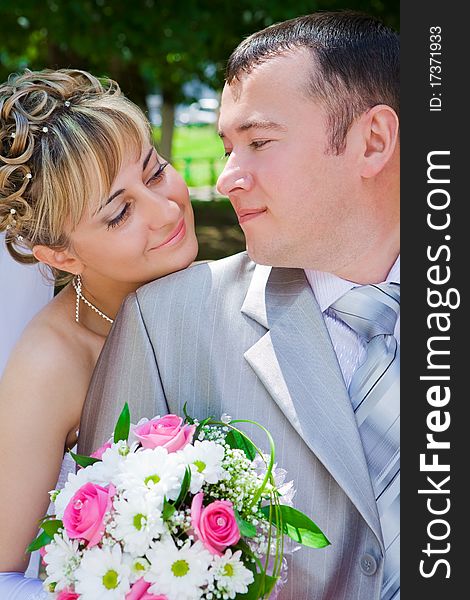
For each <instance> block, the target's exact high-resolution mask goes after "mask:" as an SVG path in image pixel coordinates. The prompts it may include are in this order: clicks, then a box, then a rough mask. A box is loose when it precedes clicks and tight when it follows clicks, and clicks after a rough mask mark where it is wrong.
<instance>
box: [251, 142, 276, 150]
mask: <svg viewBox="0 0 470 600" xmlns="http://www.w3.org/2000/svg"><path fill="white" fill-rule="evenodd" d="M270 141H271V140H253V141H252V142H251V144H250V146H251V148H254V149H255V150H258V148H262V147H263V146H265V145H266V144H267V143H268V142H270Z"/></svg>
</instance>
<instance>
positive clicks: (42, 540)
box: [26, 531, 52, 552]
mask: <svg viewBox="0 0 470 600" xmlns="http://www.w3.org/2000/svg"><path fill="white" fill-rule="evenodd" d="M50 542H52V538H51V536H50V535H47V533H46V532H45V531H43V532H42V533H41V535H38V537H37V538H36V539H35V540H34V542H31V544H30V545H29V546H28V547H27V548H26V552H34V551H35V550H39V548H42V547H43V546H47V544H50Z"/></svg>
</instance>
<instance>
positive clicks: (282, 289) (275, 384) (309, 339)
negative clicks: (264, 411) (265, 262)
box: [241, 266, 382, 544]
mask: <svg viewBox="0 0 470 600" xmlns="http://www.w3.org/2000/svg"><path fill="white" fill-rule="evenodd" d="M241 310H242V312H243V313H244V314H245V315H247V316H248V317H250V318H252V319H254V320H255V321H257V322H258V323H260V324H261V325H263V326H264V327H265V328H266V329H267V330H268V331H267V332H266V334H265V335H264V336H263V337H261V338H260V339H259V340H258V342H256V343H255V344H254V345H253V346H252V347H251V348H250V349H249V350H247V351H246V352H245V359H246V360H247V361H248V363H249V364H250V366H251V367H252V369H253V370H254V371H255V373H256V374H257V376H258V377H259V379H260V380H261V382H262V383H263V385H264V386H265V387H266V389H267V391H268V392H269V394H270V395H271V396H272V397H273V399H274V400H275V402H276V403H277V405H278V406H279V408H280V409H281V410H282V411H283V413H284V415H285V416H286V418H287V419H288V420H289V421H290V423H291V424H292V426H293V427H294V428H295V430H296V431H297V432H298V433H299V435H300V436H301V437H302V439H303V440H304V441H305V443H306V444H307V445H308V447H309V448H310V449H311V451H312V452H313V453H314V454H315V455H316V456H317V458H318V459H319V460H320V461H321V462H322V463H323V465H324V466H325V467H326V469H328V471H329V472H330V473H331V475H332V476H333V478H334V479H335V480H336V481H337V483H338V484H339V485H340V487H341V488H342V489H343V490H344V492H345V493H346V494H347V495H348V497H349V498H350V499H351V501H352V502H353V503H354V505H355V506H356V507H357V509H358V510H359V512H360V513H361V514H362V516H363V517H364V519H365V520H366V522H367V523H368V524H369V526H370V528H371V529H372V530H373V531H374V533H375V535H376V536H377V539H378V540H379V542H380V543H381V544H382V536H381V530H380V523H379V517H378V513H377V506H376V502H375V498H374V495H373V491H372V485H371V482H370V477H369V472H368V469H367V464H366V460H365V457H364V451H363V447H362V442H361V439H360V436H359V431H358V428H357V425H356V419H355V416H354V412H353V409H352V406H351V402H350V399H349V396H348V393H347V390H346V388H345V385H344V381H343V377H342V374H341V371H340V368H339V365H338V361H337V359H336V355H335V353H334V350H333V347H332V344H331V341H330V337H329V334H328V331H327V329H326V326H325V323H324V321H323V316H322V314H321V311H320V308H319V307H318V304H317V302H316V300H315V298H314V296H313V293H312V291H311V289H310V286H309V285H308V282H307V280H306V278H305V274H304V272H303V270H301V269H281V268H273V269H271V268H270V267H261V266H257V267H256V269H255V273H254V275H253V280H252V283H251V285H250V288H249V290H248V293H247V296H246V298H245V302H244V304H243V306H242V309H241Z"/></svg>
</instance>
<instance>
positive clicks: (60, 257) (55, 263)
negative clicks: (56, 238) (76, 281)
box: [33, 244, 83, 275]
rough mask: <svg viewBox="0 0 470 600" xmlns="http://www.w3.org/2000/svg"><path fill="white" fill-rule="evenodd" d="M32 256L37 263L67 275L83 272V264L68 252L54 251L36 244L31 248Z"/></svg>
mask: <svg viewBox="0 0 470 600" xmlns="http://www.w3.org/2000/svg"><path fill="white" fill-rule="evenodd" d="M33 254H34V257H35V258H36V260H38V261H39V262H42V263H44V264H46V265H49V266H50V267H54V268H56V269H59V270H61V271H67V273H73V274H74V275H77V274H78V273H81V272H82V270H83V263H82V262H81V261H80V260H79V259H78V258H77V257H76V256H74V255H73V254H72V253H71V252H70V251H69V250H54V249H53V248H49V247H48V246H41V245H39V244H38V245H37V246H34V247H33Z"/></svg>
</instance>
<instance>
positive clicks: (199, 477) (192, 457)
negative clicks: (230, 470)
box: [178, 440, 227, 494]
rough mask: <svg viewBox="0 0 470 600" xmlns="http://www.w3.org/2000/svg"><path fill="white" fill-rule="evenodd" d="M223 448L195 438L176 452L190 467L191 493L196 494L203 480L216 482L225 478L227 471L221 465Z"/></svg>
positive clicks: (223, 453)
mask: <svg viewBox="0 0 470 600" xmlns="http://www.w3.org/2000/svg"><path fill="white" fill-rule="evenodd" d="M224 455H225V450H224V448H223V446H221V445H220V444H216V443H215V442H210V441H207V440H204V441H202V442H201V441H199V440H196V441H195V442H194V445H192V444H188V445H187V446H185V447H184V448H183V449H182V450H180V451H179V452H178V456H179V458H180V459H181V460H182V461H183V462H184V464H186V465H189V467H190V468H191V486H190V491H191V493H192V494H197V493H198V492H199V491H200V489H201V487H202V484H203V483H204V482H207V483H217V482H218V481H220V480H221V479H225V478H226V476H227V472H226V471H225V470H224V468H223V467H222V461H223V459H224Z"/></svg>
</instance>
